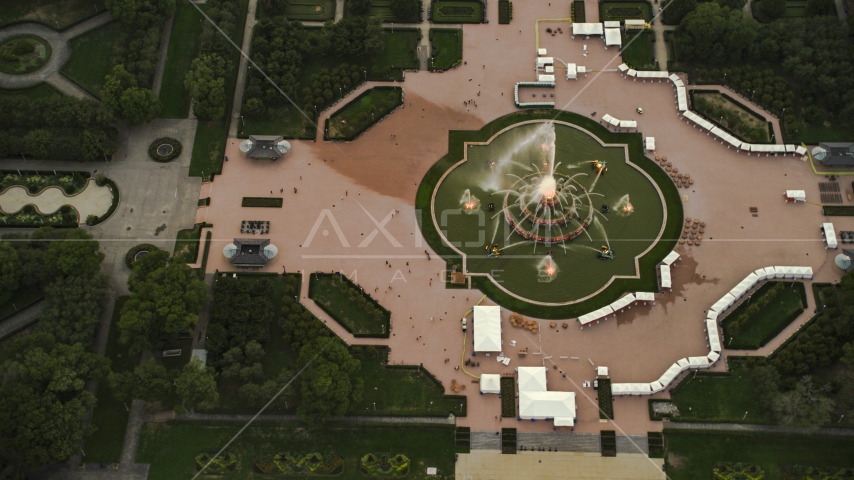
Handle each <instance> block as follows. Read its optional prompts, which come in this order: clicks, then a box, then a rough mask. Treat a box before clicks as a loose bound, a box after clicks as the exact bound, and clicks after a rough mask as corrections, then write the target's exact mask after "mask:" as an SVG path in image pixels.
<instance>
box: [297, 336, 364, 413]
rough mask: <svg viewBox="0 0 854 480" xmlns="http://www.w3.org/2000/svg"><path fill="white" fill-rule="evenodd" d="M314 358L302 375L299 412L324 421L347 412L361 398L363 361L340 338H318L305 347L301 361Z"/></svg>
mask: <svg viewBox="0 0 854 480" xmlns="http://www.w3.org/2000/svg"><path fill="white" fill-rule="evenodd" d="M309 362H311V364H310V365H309V367H308V368H307V369H306V370H305V372H304V373H303V376H302V378H301V379H300V383H301V389H300V391H301V394H302V398H301V400H300V405H299V408H297V415H298V416H299V417H300V419H301V420H302V421H304V422H306V423H307V424H309V425H320V424H322V423H324V422H325V421H326V420H328V419H329V418H330V417H332V416H333V415H339V416H341V415H344V414H345V413H347V412H348V411H350V409H351V406H352V405H353V404H354V403H357V402H359V401H361V399H362V393H363V389H364V382H363V381H362V378H361V377H359V376H358V373H359V371H360V370H361V368H362V365H361V363H360V362H359V361H358V360H356V359H355V358H353V356H352V355H351V354H350V351H349V350H348V349H347V346H346V345H344V343H343V342H341V340H339V339H337V338H317V339H315V340H314V341H313V342H311V343H310V344H308V345H306V346H304V347H302V349H301V350H300V354H299V364H301V365H305V364H307V363H309Z"/></svg>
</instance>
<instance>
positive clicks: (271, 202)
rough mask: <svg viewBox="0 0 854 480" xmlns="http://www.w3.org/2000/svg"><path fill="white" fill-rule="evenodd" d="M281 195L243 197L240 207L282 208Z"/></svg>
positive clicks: (282, 200)
mask: <svg viewBox="0 0 854 480" xmlns="http://www.w3.org/2000/svg"><path fill="white" fill-rule="evenodd" d="M284 201H285V200H284V199H283V198H282V197H243V201H242V202H240V206H241V207H260V208H282V204H283V203H284Z"/></svg>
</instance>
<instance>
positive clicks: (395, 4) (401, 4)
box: [389, 0, 421, 19]
mask: <svg viewBox="0 0 854 480" xmlns="http://www.w3.org/2000/svg"><path fill="white" fill-rule="evenodd" d="M389 6H390V7H391V11H392V13H394V14H395V15H396V16H398V17H400V18H404V19H410V18H415V17H418V12H419V10H420V8H421V2H420V1H419V0H391V3H390V4H389Z"/></svg>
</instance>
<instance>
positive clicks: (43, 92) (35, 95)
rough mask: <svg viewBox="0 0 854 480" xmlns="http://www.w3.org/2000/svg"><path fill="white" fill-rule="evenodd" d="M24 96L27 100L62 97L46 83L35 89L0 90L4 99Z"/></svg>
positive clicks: (0, 94)
mask: <svg viewBox="0 0 854 480" xmlns="http://www.w3.org/2000/svg"><path fill="white" fill-rule="evenodd" d="M18 95H20V96H24V97H27V98H29V99H30V100H37V99H39V98H47V97H52V96H54V95H60V96H61V95H62V94H61V93H59V92H57V91H56V90H54V88H53V87H51V86H50V85H48V84H46V83H40V84H38V85H36V86H35V87H30V88H23V89H21V90H4V89H0V96H4V97H14V96H18Z"/></svg>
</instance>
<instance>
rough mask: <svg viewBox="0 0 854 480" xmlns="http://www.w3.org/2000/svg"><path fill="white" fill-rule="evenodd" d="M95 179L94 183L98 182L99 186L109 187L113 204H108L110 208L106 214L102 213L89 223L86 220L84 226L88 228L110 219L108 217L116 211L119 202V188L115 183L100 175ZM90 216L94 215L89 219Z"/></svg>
mask: <svg viewBox="0 0 854 480" xmlns="http://www.w3.org/2000/svg"><path fill="white" fill-rule="evenodd" d="M96 179H97V180H96V182H98V185H99V186H103V185H107V186H109V187H110V191H112V192H113V203H111V204H110V208H108V209H107V212H106V213H104V214H103V215H101V216H100V217H98V218H97V219H94V220H93V221H92V222H91V223H90V222H89V219H88V218H87V219H86V225H89V226H90V227H91V226H93V225H98V224H99V223H103V222H104V221H106V220H107V219H108V218H110V216H112V215H113V213H114V212H115V211H116V209H117V208H119V200H121V198H120V195H119V186H118V185H116V182H114V181H112V180H111V179H109V178H107V177H105V176H103V175H100V174H99V175H98V176H97V177H96ZM92 216H94V215H90V217H92Z"/></svg>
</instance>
